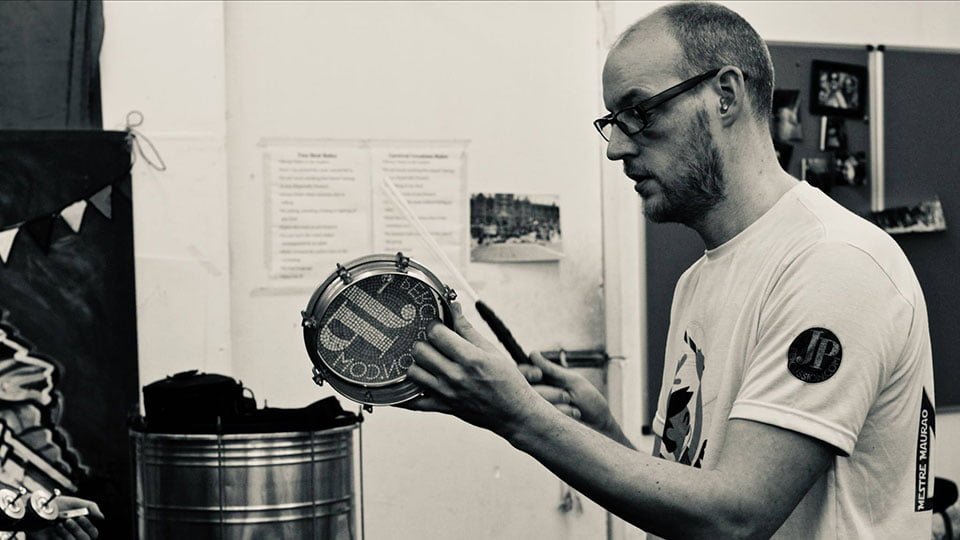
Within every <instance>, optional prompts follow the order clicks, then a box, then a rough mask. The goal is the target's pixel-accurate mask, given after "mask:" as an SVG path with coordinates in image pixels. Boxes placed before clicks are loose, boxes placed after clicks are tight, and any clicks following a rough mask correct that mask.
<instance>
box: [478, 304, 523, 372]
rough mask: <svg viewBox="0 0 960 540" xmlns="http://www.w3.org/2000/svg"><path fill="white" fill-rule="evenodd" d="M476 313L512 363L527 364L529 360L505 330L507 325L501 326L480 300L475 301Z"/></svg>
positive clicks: (494, 314) (507, 329)
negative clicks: (501, 345) (505, 351)
mask: <svg viewBox="0 0 960 540" xmlns="http://www.w3.org/2000/svg"><path fill="white" fill-rule="evenodd" d="M476 306H477V311H478V312H479V313H480V316H481V317H483V320H484V321H485V322H486V323H487V326H489V327H490V330H493V333H494V335H495V336H497V339H499V340H500V343H502V344H503V346H504V347H505V348H506V349H507V352H508V353H510V357H511V358H513V361H514V362H516V363H518V364H529V363H530V359H529V358H528V357H527V353H525V352H523V347H521V346H520V344H519V343H517V340H516V339H514V337H513V334H512V333H510V329H509V328H507V325H505V324H503V321H501V320H500V317H497V314H496V313H494V312H493V310H492V309H490V306H488V305H486V304H484V303H483V301H482V300H477V303H476Z"/></svg>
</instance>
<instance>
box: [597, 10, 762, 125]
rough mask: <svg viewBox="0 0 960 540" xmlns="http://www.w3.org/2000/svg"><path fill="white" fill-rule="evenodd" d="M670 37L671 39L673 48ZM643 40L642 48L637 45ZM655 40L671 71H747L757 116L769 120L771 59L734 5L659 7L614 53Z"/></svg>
mask: <svg viewBox="0 0 960 540" xmlns="http://www.w3.org/2000/svg"><path fill="white" fill-rule="evenodd" d="M666 41H672V42H673V47H670V46H667V44H666V43H665V42H666ZM638 42H639V43H642V47H640V46H636V45H637V43H638ZM651 43H652V44H654V47H655V48H657V49H659V51H660V52H661V53H663V54H668V55H669V57H664V58H663V59H662V61H664V62H671V63H672V65H671V66H670V69H672V74H673V75H675V76H676V77H678V78H680V79H687V78H690V77H693V76H695V75H697V74H699V73H703V72H705V71H709V70H711V69H714V68H719V67H723V66H727V65H729V66H736V67H738V68H740V70H741V71H742V72H743V74H744V79H745V82H746V90H747V96H748V97H749V100H750V104H751V106H752V107H751V108H752V112H753V114H754V116H755V117H756V119H757V120H758V121H760V122H762V123H764V124H766V123H767V122H768V121H769V118H770V114H771V104H772V101H773V62H772V61H771V60H770V52H769V51H768V50H767V45H766V43H764V41H763V39H761V38H760V36H759V35H758V34H757V32H756V30H754V29H753V27H752V26H750V23H748V22H747V21H745V20H744V19H743V17H741V16H740V15H737V14H736V13H734V12H733V11H731V10H730V9H727V8H725V7H723V6H720V5H717V4H711V3H702V2H681V3H677V4H671V5H668V6H664V7H662V8H660V9H657V10H656V11H654V12H653V13H651V14H650V15H649V16H647V17H645V18H643V19H641V20H639V21H637V22H636V23H634V24H633V25H632V26H630V27H629V28H627V29H626V30H625V31H624V32H623V34H621V36H620V37H619V38H618V39H617V41H616V43H615V44H614V46H613V50H612V51H611V55H614V54H615V53H618V52H619V53H621V54H622V53H624V52H625V51H631V52H636V51H638V50H641V49H644V48H646V47H647V46H648V44H651Z"/></svg>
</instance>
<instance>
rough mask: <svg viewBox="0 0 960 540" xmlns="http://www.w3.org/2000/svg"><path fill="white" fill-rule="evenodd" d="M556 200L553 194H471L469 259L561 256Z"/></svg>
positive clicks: (494, 260)
mask: <svg viewBox="0 0 960 540" xmlns="http://www.w3.org/2000/svg"><path fill="white" fill-rule="evenodd" d="M559 200H560V197H559V196H557V195H523V194H515V193H474V194H473V195H471V196H470V260H471V261H472V262H490V263H509V262H540V261H557V260H560V259H561V258H563V242H562V240H561V236H560V206H559Z"/></svg>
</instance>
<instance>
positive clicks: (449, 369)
mask: <svg viewBox="0 0 960 540" xmlns="http://www.w3.org/2000/svg"><path fill="white" fill-rule="evenodd" d="M443 328H444V329H445V330H447V332H450V330H449V329H447V328H446V327H443ZM450 333H451V334H452V335H453V336H454V337H455V338H456V339H460V340H462V338H460V336H457V335H456V334H453V332H450ZM468 345H469V344H468ZM410 354H412V355H413V358H414V364H413V366H417V367H420V368H421V369H423V370H426V371H427V372H429V373H430V374H431V375H433V377H434V378H435V379H436V380H438V381H444V380H450V379H452V378H454V377H456V375H457V374H458V373H459V371H460V369H461V368H460V366H458V365H457V364H456V362H455V360H456V359H454V358H449V355H445V354H443V353H442V352H440V351H438V350H437V347H434V346H433V345H432V344H431V343H428V342H426V341H418V342H416V343H414V344H413V347H411V349H410ZM413 366H410V367H411V368H413ZM407 376H408V377H410V370H409V369H408V370H407ZM425 382H427V383H428V384H429V382H430V381H429V380H427V381H425ZM434 390H437V389H436V388H434Z"/></svg>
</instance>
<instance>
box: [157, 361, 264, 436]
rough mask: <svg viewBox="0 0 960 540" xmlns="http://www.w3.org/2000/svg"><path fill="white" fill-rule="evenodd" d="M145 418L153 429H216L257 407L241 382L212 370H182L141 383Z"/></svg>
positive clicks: (176, 430)
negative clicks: (145, 384) (143, 384)
mask: <svg viewBox="0 0 960 540" xmlns="http://www.w3.org/2000/svg"><path fill="white" fill-rule="evenodd" d="M143 408H144V412H145V413H146V414H145V420H146V423H147V425H148V426H149V427H150V429H151V430H152V431H165V430H170V431H171V432H172V433H180V432H196V431H198V430H199V431H207V430H210V429H216V428H217V425H218V422H219V423H220V424H221V425H222V424H224V423H234V422H236V421H237V419H239V418H241V417H243V416H245V415H249V414H251V413H252V412H253V411H255V410H256V408H257V403H256V401H255V400H254V398H253V397H252V396H250V397H248V396H245V395H244V388H243V383H241V382H239V381H237V380H235V379H232V378H230V377H227V376H226V375H218V374H215V373H200V372H198V371H197V370H195V369H194V370H190V371H183V372H180V373H177V374H175V375H171V376H168V377H166V378H165V379H161V380H159V381H156V382H153V383H150V384H148V385H147V386H144V387H143Z"/></svg>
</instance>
